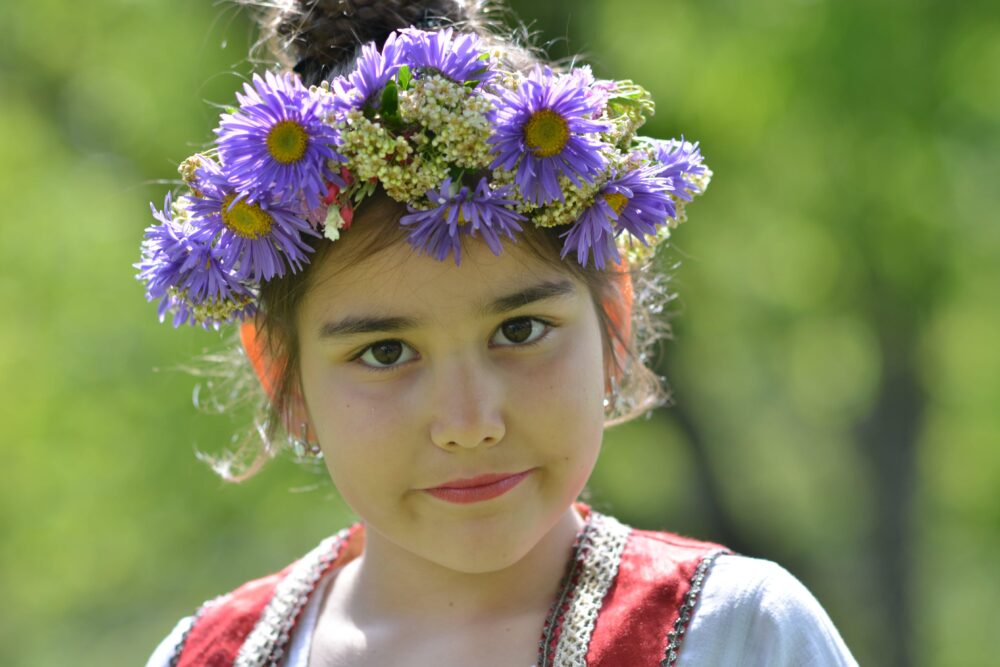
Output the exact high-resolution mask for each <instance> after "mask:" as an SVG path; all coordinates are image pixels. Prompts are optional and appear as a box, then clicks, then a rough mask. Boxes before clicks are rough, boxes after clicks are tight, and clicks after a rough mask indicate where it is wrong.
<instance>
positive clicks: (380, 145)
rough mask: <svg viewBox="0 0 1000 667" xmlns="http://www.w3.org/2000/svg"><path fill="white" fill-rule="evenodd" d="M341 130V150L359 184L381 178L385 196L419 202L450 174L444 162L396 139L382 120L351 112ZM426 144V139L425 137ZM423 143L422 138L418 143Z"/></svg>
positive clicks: (340, 126) (401, 138) (400, 137)
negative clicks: (427, 156)
mask: <svg viewBox="0 0 1000 667" xmlns="http://www.w3.org/2000/svg"><path fill="white" fill-rule="evenodd" d="M337 129H339V130H340V137H341V141H342V142H343V143H342V145H341V147H340V150H341V152H342V153H343V154H344V155H345V156H348V157H349V158H350V163H351V168H352V170H353V174H354V176H355V178H356V179H357V180H358V181H362V182H363V181H368V180H370V179H373V178H374V179H378V181H379V182H380V183H381V184H382V187H383V188H385V191H386V194H388V195H389V196H390V197H392V198H393V199H395V200H397V201H417V200H419V199H422V198H423V196H424V193H426V192H427V190H430V189H431V188H433V187H434V186H436V185H437V184H439V183H440V182H441V181H442V180H444V178H445V176H446V175H447V173H448V172H447V166H446V165H445V163H444V162H443V161H441V160H428V159H427V158H425V157H424V156H423V155H421V154H420V153H419V152H416V151H414V148H413V145H412V144H411V142H410V141H408V140H407V138H406V137H405V136H402V135H399V136H393V134H392V133H391V132H390V131H389V130H388V129H386V127H385V126H384V125H382V123H381V122H379V121H373V120H369V119H368V118H366V117H365V115H364V113H362V112H361V111H351V112H349V113H348V114H347V117H346V119H345V120H344V122H342V123H339V124H338V125H337ZM424 141H426V137H424ZM414 143H417V144H418V145H419V144H420V143H422V142H421V141H420V140H419V139H418V140H417V141H415V142H414Z"/></svg>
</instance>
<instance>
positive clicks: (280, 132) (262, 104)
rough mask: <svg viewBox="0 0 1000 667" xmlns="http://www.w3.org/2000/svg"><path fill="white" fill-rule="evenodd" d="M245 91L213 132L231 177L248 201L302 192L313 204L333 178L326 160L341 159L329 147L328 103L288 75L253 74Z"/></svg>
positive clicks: (332, 139) (331, 132)
mask: <svg viewBox="0 0 1000 667" xmlns="http://www.w3.org/2000/svg"><path fill="white" fill-rule="evenodd" d="M244 89H245V91H246V94H245V95H240V94H239V93H237V95H236V97H237V99H238V100H239V102H240V108H239V110H238V111H235V112H233V113H228V114H223V115H222V118H221V120H220V122H219V127H218V128H217V129H216V130H215V133H216V134H217V135H218V139H217V140H216V144H217V145H218V147H219V157H220V159H221V161H222V164H223V168H224V170H225V173H226V175H227V177H228V178H229V181H230V182H231V183H232V184H233V185H234V186H235V187H236V188H237V189H239V190H240V191H241V192H245V193H246V194H247V199H248V200H249V201H251V202H253V201H257V200H258V199H268V198H273V197H278V198H280V199H282V200H283V201H284V200H289V199H292V198H294V197H295V194H296V193H297V192H299V191H301V192H302V194H303V195H304V197H305V200H306V203H307V205H308V206H309V207H310V208H315V207H316V206H317V205H318V204H319V198H320V196H321V195H322V194H323V193H325V192H326V184H325V180H331V179H332V178H333V177H334V174H333V172H332V171H331V170H330V169H329V167H328V166H327V160H343V159H344V158H343V157H342V156H340V155H338V154H337V153H336V152H335V151H334V150H333V148H332V147H331V146H332V145H333V144H336V143H337V141H338V134H337V132H336V130H334V129H333V128H332V127H330V126H329V125H327V124H326V123H325V122H324V120H323V117H324V115H325V113H326V106H325V104H326V103H324V102H323V101H322V100H321V99H320V98H318V97H316V96H314V95H313V94H311V93H310V92H309V90H307V89H306V88H305V87H304V86H303V85H302V83H301V82H300V81H299V80H298V78H297V77H295V76H293V75H291V74H285V75H284V76H280V77H279V76H277V75H275V74H273V73H271V72H267V73H266V74H265V75H264V78H261V77H260V76H259V75H257V74H254V76H253V85H252V86H251V85H250V84H246V85H245V86H244ZM269 193H270V194H269Z"/></svg>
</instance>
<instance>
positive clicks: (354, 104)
mask: <svg viewBox="0 0 1000 667" xmlns="http://www.w3.org/2000/svg"><path fill="white" fill-rule="evenodd" d="M402 55H403V42H402V40H400V39H399V34H398V33H392V34H391V35H389V38H388V39H386V40H385V44H384V45H383V46H382V50H381V52H380V51H379V50H378V47H376V46H375V42H369V43H368V44H365V45H364V46H362V47H361V55H360V56H358V60H357V62H356V65H355V68H354V71H353V72H351V73H350V74H348V75H346V76H341V77H337V78H336V79H334V80H333V81H332V82H331V83H330V88H331V90H332V91H333V93H334V101H333V107H334V109H336V110H337V112H338V115H339V116H343V115H344V114H345V113H346V112H348V111H352V110H356V109H363V108H364V107H365V106H367V105H371V106H373V107H378V105H379V102H380V100H379V98H378V96H379V94H381V92H382V89H383V88H385V84H386V83H388V82H389V79H391V78H392V77H394V76H395V75H396V72H398V71H399V67H400V65H402V62H400V61H401V58H402Z"/></svg>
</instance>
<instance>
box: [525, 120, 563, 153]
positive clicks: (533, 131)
mask: <svg viewBox="0 0 1000 667" xmlns="http://www.w3.org/2000/svg"><path fill="white" fill-rule="evenodd" d="M524 142H525V143H526V144H528V146H529V147H530V148H531V150H532V151H533V152H534V153H535V155H536V156H538V157H551V156H553V155H557V154H558V153H559V151H561V150H562V149H563V148H565V146H566V144H567V143H568V142H569V124H568V123H567V122H566V119H565V118H563V117H562V116H560V115H559V114H557V113H556V112H555V111H552V110H551V109H542V110H541V111H536V112H535V113H533V114H531V118H529V119H528V122H527V123H525V124H524Z"/></svg>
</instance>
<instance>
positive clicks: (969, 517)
mask: <svg viewBox="0 0 1000 667" xmlns="http://www.w3.org/2000/svg"><path fill="white" fill-rule="evenodd" d="M515 7H516V8H517V9H518V10H519V12H520V14H521V16H522V18H524V19H525V20H526V21H528V22H531V23H532V24H533V27H534V28H536V29H538V30H539V31H540V32H541V33H542V35H543V36H544V37H546V38H552V39H554V40H555V41H554V43H553V44H552V47H551V52H552V53H553V54H554V55H556V56H560V55H565V54H567V53H572V52H585V53H586V54H587V57H588V59H589V61H590V62H591V63H593V65H594V67H595V70H596V71H597V73H598V74H599V75H603V76H611V77H629V78H633V79H635V80H636V81H638V82H640V83H642V84H643V85H645V86H646V87H648V88H649V89H650V90H651V91H652V93H653V95H654V98H655V99H656V100H657V102H658V113H657V115H656V117H655V118H654V119H653V121H652V123H651V127H647V129H646V133H647V134H651V135H654V136H662V137H667V136H674V135H678V134H680V133H681V132H684V133H685V134H686V135H687V136H688V137H689V138H695V139H700V140H701V141H702V147H703V150H704V153H705V154H706V156H707V157H708V160H709V162H710V164H711V166H712V167H713V169H714V170H715V172H716V178H715V181H714V182H713V185H712V187H711V189H710V190H709V193H708V196H706V197H705V198H704V199H703V200H700V201H698V202H697V204H696V205H695V206H694V207H693V208H692V209H691V211H692V217H691V222H690V224H688V225H685V226H684V227H682V228H681V229H680V230H679V231H678V233H677V234H676V237H675V239H676V241H675V244H674V247H673V249H672V255H671V256H672V258H673V259H677V260H680V261H681V262H682V263H683V265H682V267H681V268H680V270H679V272H678V273H677V276H676V280H675V283H674V285H675V287H676V288H677V290H678V291H679V292H680V294H681V298H680V299H679V301H678V302H676V305H677V307H676V308H675V309H674V310H675V313H677V318H676V320H675V334H676V340H675V341H674V342H673V343H671V344H670V345H669V346H668V347H667V348H666V354H665V356H664V361H663V365H662V370H663V372H665V373H666V374H667V376H668V377H669V380H670V383H671V385H672V387H673V390H674V392H675V395H676V405H675V407H673V408H671V409H669V410H661V411H658V412H657V413H656V414H655V415H654V416H653V418H651V419H649V420H647V421H643V422H639V423H636V424H632V425H628V426H625V427H621V428H619V429H613V430H612V431H610V432H609V433H608V437H607V441H608V446H607V448H606V450H605V452H604V454H603V456H602V460H601V462H600V464H599V468H598V470H597V471H596V473H595V475H594V479H593V484H592V497H591V498H592V502H593V503H594V504H595V505H596V506H597V507H598V508H600V509H603V510H607V511H610V512H613V513H615V514H617V515H618V516H619V517H621V518H622V519H624V520H626V521H629V522H632V523H633V524H635V525H639V526H643V527H654V528H669V529H671V530H675V531H678V532H684V533H688V534H692V535H696V536H699V537H703V538H709V539H716V540H721V541H724V542H726V543H728V544H729V545H730V546H732V547H733V548H735V549H737V550H739V551H742V552H743V553H747V554H751V555H755V556H763V557H767V558H773V559H775V560H778V561H779V562H781V563H782V564H784V565H785V566H786V567H787V568H788V569H790V570H791V571H792V572H793V573H794V574H796V575H797V576H798V577H799V578H801V579H802V580H803V581H804V582H805V583H806V584H807V585H808V586H809V587H810V589H811V590H812V591H813V592H814V593H815V594H816V596H817V597H818V598H819V599H820V600H821V602H822V603H823V604H824V606H825V607H826V608H827V609H828V611H829V613H830V615H831V616H832V617H833V619H834V621H835V623H836V624H837V625H838V627H839V628H840V630H841V632H842V633H843V635H844V637H845V638H846V640H847V642H848V644H849V645H850V646H851V648H852V649H853V651H854V652H855V654H856V656H857V657H858V659H859V660H860V661H861V663H862V664H866V665H889V666H892V667H896V666H902V665H927V666H929V665H968V666H978V665H997V664H1000V659H998V658H997V655H998V643H997V637H998V633H1000V620H998V619H1000V575H998V565H1000V446H998V445H1000V344H998V341H1000V336H998V333H1000V308H998V301H1000V297H998V294H1000V289H998V288H1000V261H998V259H1000V226H998V225H997V221H998V215H997V211H998V210H1000V183H998V181H1000V4H998V3H996V2H961V3H946V2H929V1H922V0H912V1H908V2H903V1H899V2H892V1H891V0H836V1H834V0H748V1H744V2H737V1H736V0H699V1H697V2H695V1H694V0H676V1H675V0H627V1H624V0H619V1H616V2H613V1H612V0H578V1H576V2H570V1H568V0H563V1H562V2H554V1H551V0H550V1H548V2H545V3H539V2H530V3H529V2H526V1H521V2H516V3H515ZM0 26H2V30H3V35H2V39H0V129H2V133H0V142H2V144H0V145H2V153H0V202H2V204H0V211H2V213H0V215H2V226H0V234H2V236H0V303H2V304H3V306H4V312H3V315H2V317H0V378H2V384H0V392H2V393H0V405H2V410H3V417H2V419H0V446H2V465H0V470H2V473H0V474H2V477H0V599H2V600H3V604H2V605H0V664H2V665H46V666H48V665H60V666H61V665H76V666H91V665H102V666H104V665H136V664H143V663H144V661H145V659H146V657H147V655H148V654H149V652H150V651H151V650H152V648H153V647H154V646H155V644H156V643H157V642H158V641H159V640H160V638H161V637H162V636H163V635H164V634H165V633H166V632H167V631H168V630H169V629H170V627H172V625H173V623H174V622H175V621H176V620H177V619H178V618H179V617H180V616H182V615H185V614H188V613H190V612H191V611H193V610H194V609H195V608H196V607H197V606H198V605H199V604H200V603H201V602H202V600H204V599H206V598H209V597H212V596H214V595H215V594H217V593H220V592H222V591H224V590H228V589H229V588H231V587H233V586H235V585H237V584H239V583H240V582H242V581H244V580H246V579H248V578H251V577H254V576H258V575H261V574H263V573H266V572H269V571H272V570H274V569H276V568H278V567H280V566H282V565H284V564H285V563H286V562H289V561H290V560H291V559H293V558H294V557H296V556H297V555H299V554H301V553H303V552H304V551H305V550H307V549H308V548H310V547H311V546H312V545H313V544H315V543H316V542H317V541H318V540H319V539H320V538H321V537H323V536H325V535H327V534H329V533H331V532H333V531H335V530H336V529H338V528H339V527H341V526H343V525H345V523H346V522H347V521H349V520H350V517H349V514H348V511H347V510H346V508H345V507H344V505H343V503H342V502H341V501H340V500H339V498H338V497H337V495H336V493H335V491H334V490H333V489H332V488H331V487H330V485H329V484H328V483H327V482H326V481H325V478H324V477H323V476H320V475H316V474H314V473H312V472H309V471H305V470H302V469H300V468H298V467H296V466H295V465H294V464H293V463H291V462H290V461H288V460H284V459H283V460H279V461H277V462H275V463H274V464H272V465H271V466H270V467H269V468H267V469H266V470H265V472H264V473H262V474H261V475H260V476H259V477H257V478H255V479H254V480H252V481H251V482H249V483H247V484H244V485H241V486H231V485H226V484H224V483H222V482H220V481H219V480H218V479H217V478H215V477H214V476H213V474H212V473H211V472H210V471H209V470H208V468H207V467H206V466H205V465H204V464H202V463H200V462H198V461H197V460H196V459H195V456H194V453H195V450H196V449H202V450H208V451H216V450H218V449H219V448H220V447H222V446H224V445H225V444H226V443H227V442H228V441H229V439H230V436H231V435H232V434H233V433H234V432H235V431H238V430H240V429H241V428H242V427H243V426H244V425H245V420H246V415H234V416H232V417H231V418H227V417H220V416H209V415H205V414H201V413H198V412H197V411H196V410H195V409H194V408H193V407H192V391H193V389H194V387H195V385H196V384H197V383H198V380H197V379H196V378H192V377H191V376H189V375H187V374H185V373H184V372H182V371H181V370H180V366H182V365H184V364H186V363H188V362H190V361H191V360H192V359H193V358H194V357H196V356H197V355H199V354H201V353H202V352H204V351H208V352H212V351H217V350H219V349H222V348H223V347H224V345H225V338H224V337H223V336H221V335H218V334H214V333H206V332H203V331H200V330H197V331H195V330H182V331H179V332H175V331H172V330H171V329H170V327H169V326H161V325H159V324H157V322H156V318H155V312H154V307H153V306H151V305H147V304H146V303H145V302H144V300H143V298H142V288H141V286H140V285H139V284H138V283H137V282H136V281H135V280H134V279H133V275H134V273H135V271H134V269H133V268H132V267H131V264H132V263H133V262H134V261H136V260H137V257H138V247H139V241H140V237H141V234H142V230H143V228H144V227H145V226H146V225H147V224H149V222H150V218H149V216H148V212H147V211H148V209H147V203H148V202H149V201H155V202H161V201H162V198H163V195H164V193H165V192H166V190H167V189H168V188H169V186H168V185H167V184H165V183H162V182H158V181H161V179H173V178H174V177H175V171H174V169H175V166H176V164H177V163H178V162H179V161H180V160H182V159H183V158H184V157H186V156H187V155H188V154H189V153H191V152H193V151H194V150H195V149H196V148H197V147H198V146H199V145H200V144H202V143H203V142H204V141H206V140H208V139H209V138H210V136H211V134H210V132H211V129H212V128H213V127H214V124H215V119H216V118H217V115H216V111H214V110H213V108H212V107H211V106H210V105H209V104H206V102H210V103H229V102H230V101H231V100H232V99H233V92H234V91H235V90H236V89H237V87H238V86H239V84H240V81H241V78H242V77H244V76H245V75H246V73H247V72H248V71H250V69H251V68H250V66H249V64H248V62H247V60H246V53H247V48H248V44H249V42H250V41H251V39H252V31H251V29H250V24H249V21H248V20H247V17H246V16H245V15H244V14H243V13H241V12H239V11H237V10H235V9H233V8H232V7H229V6H225V5H213V4H212V3H210V2H197V1H195V0H170V1H167V0H92V1H91V2H89V3H66V2H60V1H56V0H34V1H33V2H30V3H29V2H9V1H8V2H4V3H0Z"/></svg>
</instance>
